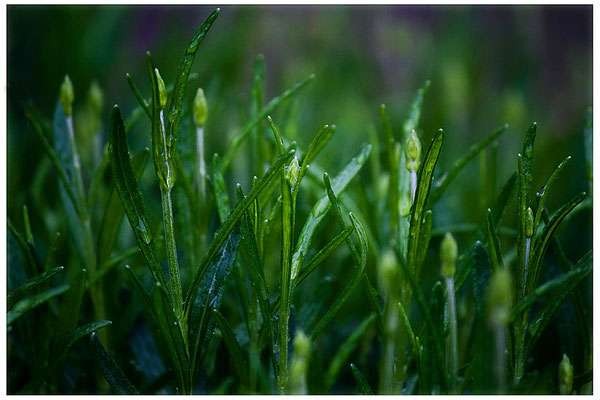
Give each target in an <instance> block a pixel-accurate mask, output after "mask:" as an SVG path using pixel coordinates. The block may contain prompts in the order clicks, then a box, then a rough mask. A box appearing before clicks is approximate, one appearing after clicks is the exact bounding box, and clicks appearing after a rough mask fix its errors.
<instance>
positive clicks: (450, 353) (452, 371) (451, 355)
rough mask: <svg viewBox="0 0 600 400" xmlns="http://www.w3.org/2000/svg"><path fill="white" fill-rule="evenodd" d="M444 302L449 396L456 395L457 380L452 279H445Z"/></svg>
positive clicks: (454, 303) (454, 300)
mask: <svg viewBox="0 0 600 400" xmlns="http://www.w3.org/2000/svg"><path fill="white" fill-rule="evenodd" d="M446 301H447V302H448V327H449V330H450V332H449V337H448V342H447V346H446V360H447V363H448V373H449V378H450V394H457V393H456V384H457V380H458V335H457V332H458V329H457V325H458V324H457V321H456V299H455V296H454V278H453V277H450V278H446Z"/></svg>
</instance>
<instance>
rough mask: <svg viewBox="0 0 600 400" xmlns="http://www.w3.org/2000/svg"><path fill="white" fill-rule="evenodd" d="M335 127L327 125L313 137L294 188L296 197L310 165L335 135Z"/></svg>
mask: <svg viewBox="0 0 600 400" xmlns="http://www.w3.org/2000/svg"><path fill="white" fill-rule="evenodd" d="M335 128H336V127H335V125H332V126H329V125H325V126H323V128H321V130H320V131H319V132H317V134H316V135H315V136H314V137H313V139H312V141H311V142H310V144H309V146H308V150H307V151H306V154H304V157H302V162H301V163H300V174H299V175H298V180H297V181H296V185H295V186H294V197H296V196H297V195H298V190H299V187H300V182H301V181H302V178H304V175H306V172H307V171H308V167H309V164H310V163H311V162H312V161H313V160H314V159H315V157H316V156H317V155H318V154H319V153H320V152H321V150H322V149H323V147H325V145H326V144H327V143H328V142H329V140H330V139H331V137H332V136H333V133H334V132H335Z"/></svg>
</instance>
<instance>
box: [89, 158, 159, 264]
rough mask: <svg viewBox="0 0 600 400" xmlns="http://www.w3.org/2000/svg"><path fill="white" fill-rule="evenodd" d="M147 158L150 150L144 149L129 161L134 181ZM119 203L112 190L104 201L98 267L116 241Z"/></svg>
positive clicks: (120, 217)
mask: <svg viewBox="0 0 600 400" xmlns="http://www.w3.org/2000/svg"><path fill="white" fill-rule="evenodd" d="M149 156H150V150H149V149H147V148H146V149H144V150H142V151H140V152H139V153H138V154H136V155H135V156H134V157H133V159H132V160H131V164H132V166H133V170H134V174H135V178H136V180H139V179H140V178H141V176H142V173H143V172H144V168H145V167H146V163H147V162H148V157H149ZM120 203H121V200H120V198H119V193H118V191H117V190H114V188H113V189H112V190H111V191H110V195H109V196H108V199H107V201H106V206H105V207H104V214H103V216H102V222H101V223H100V234H99V238H98V245H97V248H98V252H97V254H98V265H102V264H103V263H104V262H105V261H106V260H107V259H108V258H109V257H110V253H111V251H112V248H113V246H114V244H115V242H116V240H117V235H118V233H119V227H120V225H121V221H122V219H123V215H124V211H123V208H122V207H120Z"/></svg>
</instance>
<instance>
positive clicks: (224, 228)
mask: <svg viewBox="0 0 600 400" xmlns="http://www.w3.org/2000/svg"><path fill="white" fill-rule="evenodd" d="M294 153H295V150H294V149H293V148H292V149H290V150H288V151H287V152H286V153H285V154H284V155H282V156H280V157H279V158H278V159H277V161H276V162H275V163H274V164H273V165H272V166H271V168H269V170H268V171H267V172H266V173H265V175H264V176H263V177H262V178H261V179H259V180H258V182H257V183H256V185H255V186H254V187H253V188H252V190H251V191H250V193H248V195H247V196H246V197H245V198H244V200H243V201H242V202H240V203H239V204H238V205H236V207H235V208H234V209H233V211H232V212H231V213H230V214H229V217H227V219H226V220H225V222H223V224H222V225H221V227H220V228H219V229H218V230H217V232H216V233H215V238H214V239H213V241H212V243H211V245H210V247H209V249H208V252H207V254H206V255H205V256H204V259H203V260H202V263H201V264H200V268H199V269H198V271H197V272H196V274H195V275H194V278H193V280H192V284H191V285H190V288H189V290H188V294H187V297H186V302H185V304H186V312H185V315H188V314H189V311H190V306H191V305H192V304H193V303H194V300H195V298H196V296H197V290H198V286H199V285H200V281H201V280H202V277H203V276H204V273H205V272H206V270H207V268H208V266H209V265H210V263H212V261H213V258H214V257H215V256H216V255H217V252H218V251H219V249H220V248H221V246H222V245H223V243H225V240H226V239H227V238H228V236H229V234H230V233H231V231H232V230H233V228H234V227H235V225H236V224H237V223H238V222H239V220H240V219H241V218H242V215H243V214H244V212H245V211H246V210H247V209H248V207H250V206H251V205H252V204H253V202H254V199H255V198H256V197H257V196H258V194H259V193H260V192H261V191H262V190H263V189H264V188H265V186H267V184H268V183H269V182H270V181H271V180H272V179H273V178H274V177H275V175H276V174H277V172H278V171H279V169H281V168H282V167H283V166H284V165H285V164H286V163H287V161H288V160H289V159H290V158H292V156H293V155H294Z"/></svg>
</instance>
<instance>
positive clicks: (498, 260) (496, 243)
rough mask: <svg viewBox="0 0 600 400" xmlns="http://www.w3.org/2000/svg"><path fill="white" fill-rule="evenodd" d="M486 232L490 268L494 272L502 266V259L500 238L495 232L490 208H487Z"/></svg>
mask: <svg viewBox="0 0 600 400" xmlns="http://www.w3.org/2000/svg"><path fill="white" fill-rule="evenodd" d="M487 234H488V243H489V245H490V246H489V248H490V259H491V261H492V269H493V271H494V272H496V271H498V270H499V269H500V268H504V261H503V260H502V249H501V248H500V239H499V238H498V234H497V233H496V225H495V224H494V215H493V213H492V210H491V209H489V208H488V209H487Z"/></svg>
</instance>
